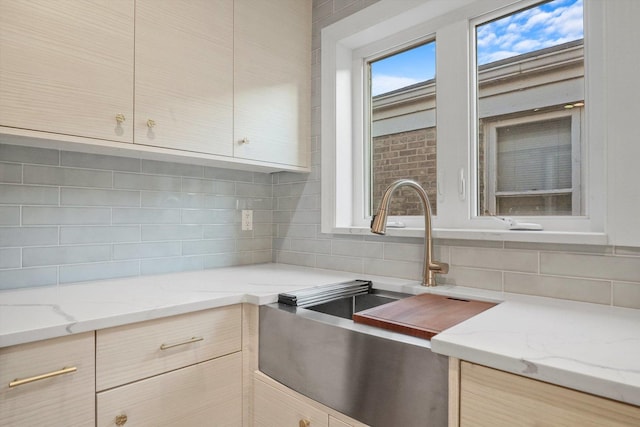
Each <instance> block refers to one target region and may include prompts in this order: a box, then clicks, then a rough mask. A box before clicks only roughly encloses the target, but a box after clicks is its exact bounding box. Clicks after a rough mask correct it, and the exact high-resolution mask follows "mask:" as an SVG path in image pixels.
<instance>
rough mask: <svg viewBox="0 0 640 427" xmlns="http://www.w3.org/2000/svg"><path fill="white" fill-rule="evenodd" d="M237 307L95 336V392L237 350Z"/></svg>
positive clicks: (183, 316) (238, 307) (239, 328)
mask: <svg viewBox="0 0 640 427" xmlns="http://www.w3.org/2000/svg"><path fill="white" fill-rule="evenodd" d="M241 313H242V310H241V306H240V305H233V306H229V307H221V308H217V309H212V310H205V311H199V312H195V313H189V314H184V315H180V316H173V317H168V318H164V319H157V320H151V321H147V322H142V323H136V324H131V325H124V326H119V327H116V328H110V329H104V330H100V331H97V333H96V390H98V391H101V390H106V389H108V388H111V387H115V386H118V385H122V384H127V383H130V382H133V381H136V380H140V379H143V378H148V377H150V376H153V375H157V374H161V373H163V372H168V371H171V370H174V369H178V368H182V367H185V366H189V365H193V364H195V363H199V362H203V361H205V360H209V359H213V358H215V357H219V356H224V355H226V354H230V353H233V352H236V351H240V349H241V322H242V317H241V316H242V314H241Z"/></svg>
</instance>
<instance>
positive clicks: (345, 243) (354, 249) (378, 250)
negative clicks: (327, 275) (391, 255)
mask: <svg viewBox="0 0 640 427" xmlns="http://www.w3.org/2000/svg"><path fill="white" fill-rule="evenodd" d="M324 241H326V242H327V243H330V244H331V254H332V255H342V256H361V257H365V258H379V259H380V258H382V257H383V256H384V244H383V243H379V242H365V241H362V240H359V241H353V240H340V239H334V240H324Z"/></svg>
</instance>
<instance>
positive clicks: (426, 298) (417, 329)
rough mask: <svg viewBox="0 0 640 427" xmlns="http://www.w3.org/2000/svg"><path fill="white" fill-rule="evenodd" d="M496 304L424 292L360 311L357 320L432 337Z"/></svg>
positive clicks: (392, 329) (419, 335) (406, 332)
mask: <svg viewBox="0 0 640 427" xmlns="http://www.w3.org/2000/svg"><path fill="white" fill-rule="evenodd" d="M495 305H496V304H494V303H491V302H483V301H473V300H465V299H458V298H451V297H446V296H442V295H432V294H422V295H416V296H414V297H409V298H403V299H401V300H398V301H394V302H391V303H388V304H384V305H381V306H378V307H374V308H370V309H368V310H364V311H360V312H358V313H355V314H354V315H353V321H354V322H356V323H364V324H366V325H370V326H377V327H379V328H383V329H388V330H391V331H394V332H400V333H403V334H407V335H412V336H414V337H419V338H425V339H430V338H432V337H433V336H434V335H436V334H439V333H440V332H442V331H444V330H445V329H447V328H450V327H452V326H454V325H457V324H458V323H460V322H463V321H464V320H467V319H469V318H470V317H473V316H475V315H476V314H478V313H482V312H483V311H485V310H488V309H490V308H491V307H493V306H495Z"/></svg>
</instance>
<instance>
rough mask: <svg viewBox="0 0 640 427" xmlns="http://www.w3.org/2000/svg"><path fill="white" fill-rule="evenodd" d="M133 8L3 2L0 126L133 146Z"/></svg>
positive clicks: (123, 1) (121, 2)
mask: <svg viewBox="0 0 640 427" xmlns="http://www.w3.org/2000/svg"><path fill="white" fill-rule="evenodd" d="M133 5H134V3H133V2H132V1H129V0H112V1H104V0H85V1H76V0H56V1H51V0H34V1H11V0H1V1H0V126H6V127H9V128H20V129H30V130H35V131H45V132H51V133H55V134H63V135H73V136H81V137H88V138H96V139H106V140H112V141H118V142H129V143H130V142H133V131H132V129H133V127H132V124H133V51H134V37H133V31H134V30H133V19H134V18H133V17H134V6H133ZM118 118H119V119H120V120H124V121H122V122H121V123H118Z"/></svg>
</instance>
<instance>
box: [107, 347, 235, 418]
mask: <svg viewBox="0 0 640 427" xmlns="http://www.w3.org/2000/svg"><path fill="white" fill-rule="evenodd" d="M97 402H98V403H97V405H98V411H97V414H98V415H97V426H98V427H102V426H114V425H116V424H115V420H116V417H124V416H126V420H127V422H126V424H125V426H127V425H132V426H153V427H159V426H184V427H189V426H194V427H198V426H225V427H232V426H238V427H240V426H241V425H242V354H241V353H234V354H230V355H228V356H224V357H221V358H218V359H215V360H210V361H208V362H203V363H199V364H197V365H193V366H189V367H187V368H183V369H179V370H177V371H172V372H169V373H166V374H163V375H159V376H157V377H153V378H149V379H146V380H142V381H138V382H136V383H133V384H128V385H125V386H122V387H117V388H114V389H111V390H107V391H103V392H100V393H98V395H97ZM120 419H121V420H123V418H120Z"/></svg>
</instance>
